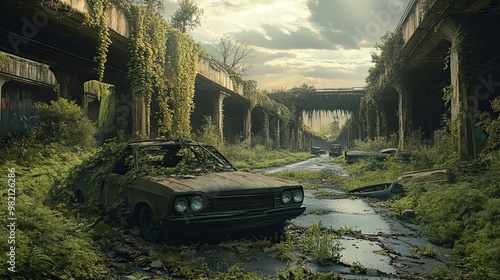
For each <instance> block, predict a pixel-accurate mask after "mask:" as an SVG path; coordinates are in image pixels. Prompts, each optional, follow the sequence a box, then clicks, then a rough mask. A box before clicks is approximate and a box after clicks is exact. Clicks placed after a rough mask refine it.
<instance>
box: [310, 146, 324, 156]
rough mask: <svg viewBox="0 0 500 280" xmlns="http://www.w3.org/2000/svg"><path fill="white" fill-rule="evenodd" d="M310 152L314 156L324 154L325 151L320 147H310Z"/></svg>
mask: <svg viewBox="0 0 500 280" xmlns="http://www.w3.org/2000/svg"><path fill="white" fill-rule="evenodd" d="M311 154H313V155H315V156H320V155H322V154H326V151H325V150H324V149H323V148H321V147H312V148H311Z"/></svg>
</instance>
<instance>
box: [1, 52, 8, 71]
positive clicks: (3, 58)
mask: <svg viewBox="0 0 500 280" xmlns="http://www.w3.org/2000/svg"><path fill="white" fill-rule="evenodd" d="M8 62H9V57H8V56H7V55H6V54H4V53H0V69H2V68H3V67H4V66H5V65H7V63H8Z"/></svg>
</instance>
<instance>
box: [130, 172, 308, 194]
mask: <svg viewBox="0 0 500 280" xmlns="http://www.w3.org/2000/svg"><path fill="white" fill-rule="evenodd" d="M138 179H139V180H138V181H137V183H139V184H148V183H149V184H154V185H156V186H159V185H161V186H163V187H167V188H168V189H170V190H171V191H173V192H175V193H184V192H204V193H211V192H213V193H231V192H232V191H236V192H238V193H241V191H242V190H248V192H249V193H251V192H260V193H262V192H267V191H269V192H271V191H274V190H275V189H276V188H282V187H285V186H301V185H300V184H299V183H297V182H293V181H290V180H285V179H279V178H273V177H268V176H264V175H259V174H252V173H249V172H242V171H232V172H219V173H207V174H203V175H198V176H184V177H181V176H179V177H177V178H174V177H167V176H144V177H140V178H138Z"/></svg>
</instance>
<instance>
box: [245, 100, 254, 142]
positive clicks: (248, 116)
mask: <svg viewBox="0 0 500 280" xmlns="http://www.w3.org/2000/svg"><path fill="white" fill-rule="evenodd" d="M243 114H244V115H243V141H247V140H249V139H250V135H251V133H252V108H251V107H250V106H248V108H245V109H244V111H243Z"/></svg>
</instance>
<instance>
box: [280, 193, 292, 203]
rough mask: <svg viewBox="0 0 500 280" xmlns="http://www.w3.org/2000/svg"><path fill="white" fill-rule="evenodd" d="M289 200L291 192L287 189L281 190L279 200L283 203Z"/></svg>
mask: <svg viewBox="0 0 500 280" xmlns="http://www.w3.org/2000/svg"><path fill="white" fill-rule="evenodd" d="M290 201H292V193H290V192H289V191H284V192H282V193H281V202H283V204H288V203H290Z"/></svg>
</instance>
